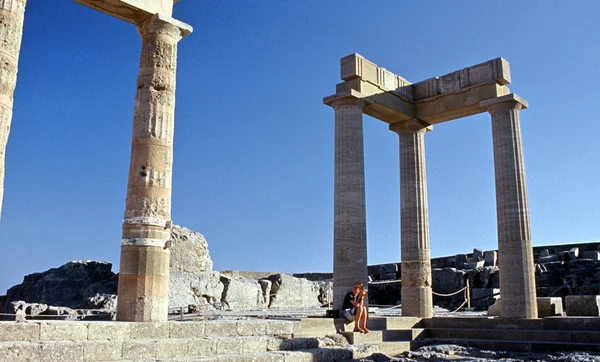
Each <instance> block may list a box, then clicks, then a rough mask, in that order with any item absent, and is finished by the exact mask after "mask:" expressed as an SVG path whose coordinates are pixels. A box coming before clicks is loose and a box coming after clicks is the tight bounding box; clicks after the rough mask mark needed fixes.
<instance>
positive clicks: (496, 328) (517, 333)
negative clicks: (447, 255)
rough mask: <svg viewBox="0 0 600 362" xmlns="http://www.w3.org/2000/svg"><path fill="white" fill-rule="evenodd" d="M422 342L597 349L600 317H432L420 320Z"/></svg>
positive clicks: (507, 348)
mask: <svg viewBox="0 0 600 362" xmlns="http://www.w3.org/2000/svg"><path fill="white" fill-rule="evenodd" d="M423 326H424V327H425V328H426V330H427V339H425V340H421V341H418V343H416V344H415V345H413V347H415V348H416V347H418V346H420V345H424V344H441V343H444V344H446V343H450V344H458V345H462V346H467V347H476V348H479V349H490V350H496V351H515V352H543V353H550V352H566V351H590V352H600V318H598V317H547V318H540V319H529V320H523V319H505V318H466V317H465V318H460V317H452V318H431V319H426V320H423Z"/></svg>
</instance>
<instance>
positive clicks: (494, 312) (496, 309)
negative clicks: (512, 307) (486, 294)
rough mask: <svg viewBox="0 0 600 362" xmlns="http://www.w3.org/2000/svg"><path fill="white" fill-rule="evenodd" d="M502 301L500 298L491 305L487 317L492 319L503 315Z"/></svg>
mask: <svg viewBox="0 0 600 362" xmlns="http://www.w3.org/2000/svg"><path fill="white" fill-rule="evenodd" d="M501 302H502V299H500V298H498V299H497V300H496V303H494V304H492V305H490V307H489V308H488V312H487V315H488V316H491V317H499V316H500V313H502V303H501Z"/></svg>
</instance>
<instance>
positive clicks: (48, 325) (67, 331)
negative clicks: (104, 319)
mask: <svg viewBox="0 0 600 362" xmlns="http://www.w3.org/2000/svg"><path fill="white" fill-rule="evenodd" d="M87 337H88V324H87V323H77V322H75V323H73V322H41V323H40V339H41V340H44V341H51V340H85V339H87Z"/></svg>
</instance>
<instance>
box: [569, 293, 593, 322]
mask: <svg viewBox="0 0 600 362" xmlns="http://www.w3.org/2000/svg"><path fill="white" fill-rule="evenodd" d="M565 299H566V309H567V315H568V316H591V317H598V316H600V295H567V297H566V298H565Z"/></svg>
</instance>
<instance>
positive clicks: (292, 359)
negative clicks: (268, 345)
mask: <svg viewBox="0 0 600 362" xmlns="http://www.w3.org/2000/svg"><path fill="white" fill-rule="evenodd" d="M277 354H279V355H282V356H283V357H284V361H286V362H314V361H318V360H317V359H315V356H314V355H313V354H312V353H310V352H305V351H278V352H277Z"/></svg>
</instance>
